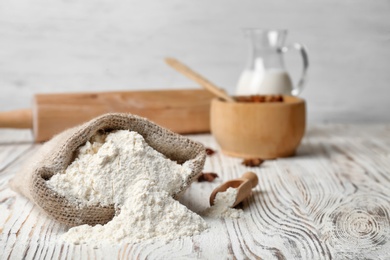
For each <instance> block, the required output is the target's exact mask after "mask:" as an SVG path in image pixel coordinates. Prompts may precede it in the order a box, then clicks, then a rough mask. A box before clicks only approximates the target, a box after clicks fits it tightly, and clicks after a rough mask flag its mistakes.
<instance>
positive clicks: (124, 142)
mask: <svg viewBox="0 0 390 260" xmlns="http://www.w3.org/2000/svg"><path fill="white" fill-rule="evenodd" d="M190 173H191V168H190V167H189V165H187V164H186V163H184V164H182V165H180V164H178V163H176V162H174V161H172V160H169V159H167V158H166V157H165V156H164V155H162V154H161V153H159V152H157V151H156V150H154V149H153V148H152V147H150V146H149V145H148V144H147V143H146V142H145V140H144V138H143V137H142V136H141V135H140V134H138V133H136V132H130V131H127V130H120V131H116V132H113V133H110V134H108V135H107V137H106V138H105V140H103V139H102V140H96V141H95V142H93V143H90V142H87V143H86V144H85V145H84V146H82V147H81V148H80V149H79V154H78V156H77V158H76V159H75V160H74V161H73V163H72V164H71V165H69V166H68V168H67V169H66V170H65V172H63V173H62V174H55V175H53V177H52V178H51V179H50V180H48V181H47V185H48V186H49V188H51V189H53V190H55V191H56V192H57V193H59V194H60V195H63V196H65V197H67V198H68V199H69V201H71V202H73V203H76V204H79V205H80V206H88V205H96V204H100V205H102V206H106V205H112V204H114V205H115V207H116V208H118V209H120V212H119V214H117V215H116V216H115V217H114V218H113V219H112V220H111V221H109V222H108V223H107V224H105V225H96V226H89V225H81V226H77V227H73V228H71V229H69V231H68V232H67V233H65V234H64V236H63V238H64V239H65V240H66V241H68V242H71V243H75V244H80V243H90V244H101V243H102V242H108V243H137V242H140V241H143V240H147V239H156V238H158V239H159V240H165V241H170V240H173V239H176V238H179V237H183V236H193V235H196V234H199V233H200V232H202V231H203V230H205V229H207V224H206V222H205V221H204V220H203V219H202V218H201V217H200V216H199V215H197V214H196V213H194V212H192V211H190V210H189V209H188V208H186V207H185V206H184V205H182V204H180V203H179V202H178V201H176V200H174V199H173V198H172V195H174V194H175V192H177V191H178V190H179V189H180V187H181V185H182V183H183V182H185V181H186V178H187V177H188V176H189V174H190Z"/></svg>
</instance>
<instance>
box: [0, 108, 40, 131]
mask: <svg viewBox="0 0 390 260" xmlns="http://www.w3.org/2000/svg"><path fill="white" fill-rule="evenodd" d="M32 127H33V119H32V111H31V110H30V109H21V110H13V111H6V112H0V128H21V129H25V128H27V129H28V128H30V129H32Z"/></svg>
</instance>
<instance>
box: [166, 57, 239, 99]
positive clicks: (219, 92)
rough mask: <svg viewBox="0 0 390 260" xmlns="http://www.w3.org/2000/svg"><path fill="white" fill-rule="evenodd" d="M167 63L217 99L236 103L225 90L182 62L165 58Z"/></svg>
mask: <svg viewBox="0 0 390 260" xmlns="http://www.w3.org/2000/svg"><path fill="white" fill-rule="evenodd" d="M165 62H166V63H167V64H168V65H169V66H171V67H172V68H174V69H175V70H177V71H178V72H180V73H181V74H183V75H184V76H186V77H188V78H189V79H192V80H193V81H195V82H197V83H199V84H200V85H201V86H202V87H203V88H205V89H206V90H208V91H210V92H211V93H213V94H214V95H216V96H217V97H220V98H222V99H223V100H225V101H227V102H235V100H234V99H233V98H232V97H231V96H229V95H228V94H226V92H225V91H224V90H223V89H221V88H219V87H217V86H216V85H215V84H213V83H211V82H210V81H208V80H207V79H205V78H204V77H203V76H201V75H199V74H198V73H196V72H195V71H193V70H192V69H190V68H189V67H187V66H186V65H184V64H183V63H181V62H180V61H178V60H176V59H174V58H165Z"/></svg>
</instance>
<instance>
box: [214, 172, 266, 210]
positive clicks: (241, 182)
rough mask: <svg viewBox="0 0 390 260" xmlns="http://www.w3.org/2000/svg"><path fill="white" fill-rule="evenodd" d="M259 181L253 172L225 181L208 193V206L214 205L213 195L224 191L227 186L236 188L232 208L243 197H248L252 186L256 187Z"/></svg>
mask: <svg viewBox="0 0 390 260" xmlns="http://www.w3.org/2000/svg"><path fill="white" fill-rule="evenodd" d="M258 183H259V179H258V178H257V175H256V174H255V173H253V172H246V173H244V174H243V175H242V176H241V178H238V179H233V180H230V181H227V182H225V183H223V184H221V185H220V186H218V187H217V188H215V189H214V190H213V192H212V193H211V195H210V206H212V205H214V200H215V196H216V195H217V193H218V192H224V191H226V190H227V189H228V188H235V189H237V190H238V192H237V197H236V201H235V202H234V204H233V206H232V207H233V208H234V207H235V206H237V205H238V204H239V203H240V202H242V201H243V200H244V199H246V198H248V197H249V196H250V195H251V194H252V188H254V187H256V185H257V184H258Z"/></svg>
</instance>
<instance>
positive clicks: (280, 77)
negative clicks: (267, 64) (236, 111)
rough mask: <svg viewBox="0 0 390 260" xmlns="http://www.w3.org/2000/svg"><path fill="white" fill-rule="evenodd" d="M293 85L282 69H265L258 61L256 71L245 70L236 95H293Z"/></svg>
mask: <svg viewBox="0 0 390 260" xmlns="http://www.w3.org/2000/svg"><path fill="white" fill-rule="evenodd" d="M292 89H293V84H292V82H291V79H290V76H289V75H288V73H287V71H286V70H284V69H280V68H268V69H265V68H264V65H263V63H262V62H261V60H257V61H256V63H255V68H254V69H252V70H251V69H245V70H244V71H243V72H242V74H241V76H240V79H239V81H238V84H237V88H236V95H238V96H244V95H256V94H260V95H275V94H285V95H291V91H292Z"/></svg>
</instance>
